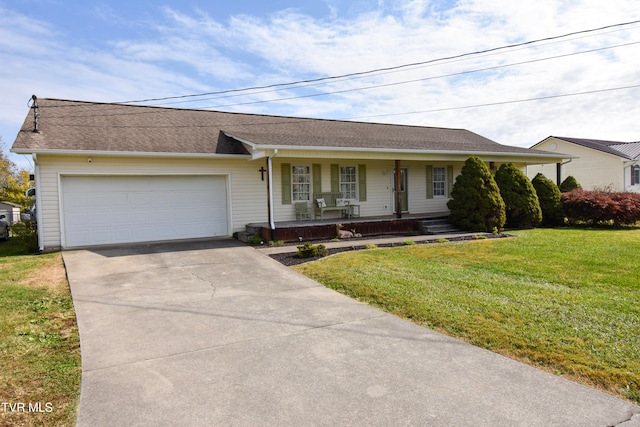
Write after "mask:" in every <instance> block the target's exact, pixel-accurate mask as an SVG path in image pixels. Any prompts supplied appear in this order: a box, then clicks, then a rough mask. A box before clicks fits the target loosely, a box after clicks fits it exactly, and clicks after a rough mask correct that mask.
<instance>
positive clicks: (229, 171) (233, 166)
mask: <svg viewBox="0 0 640 427" xmlns="http://www.w3.org/2000/svg"><path fill="white" fill-rule="evenodd" d="M259 166H260V165H258V166H256V163H255V162H250V161H247V160H246V159H237V160H236V159H228V158H225V159H175V158H171V159H169V158H141V157H96V156H94V157H93V158H92V162H91V163H89V162H88V161H87V157H86V156H55V155H39V156H38V171H37V175H38V176H37V180H38V183H37V185H38V189H39V195H38V197H39V200H38V202H39V205H38V209H39V210H40V214H41V217H42V229H41V230H39V233H41V237H42V239H41V242H40V244H41V245H42V246H43V247H44V248H45V249H53V248H59V247H61V246H62V231H63V230H62V225H61V223H62V221H63V220H64V218H62V217H61V215H60V213H61V211H62V209H63V206H62V204H63V203H62V200H61V198H60V196H61V194H62V193H61V186H62V179H63V177H64V176H65V175H94V174H95V175H144V176H166V175H176V176H180V175H220V176H224V177H225V179H226V186H227V198H228V203H227V209H228V213H227V232H226V234H225V235H228V236H230V235H231V234H232V233H233V232H234V231H242V230H244V229H245V225H246V224H248V223H251V222H263V221H267V218H268V215H267V194H266V193H267V192H266V181H262V180H261V175H260V172H259V171H258V169H259ZM166 202H167V203H168V204H171V200H166Z"/></svg>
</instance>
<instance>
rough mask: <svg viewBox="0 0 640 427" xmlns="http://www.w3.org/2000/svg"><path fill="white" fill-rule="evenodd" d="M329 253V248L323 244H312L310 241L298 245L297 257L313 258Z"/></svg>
mask: <svg viewBox="0 0 640 427" xmlns="http://www.w3.org/2000/svg"><path fill="white" fill-rule="evenodd" d="M327 255H329V250H328V249H327V247H326V246H325V245H312V244H311V243H305V244H304V245H302V246H298V253H297V256H298V258H315V257H323V256H327Z"/></svg>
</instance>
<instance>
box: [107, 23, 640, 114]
mask: <svg viewBox="0 0 640 427" xmlns="http://www.w3.org/2000/svg"><path fill="white" fill-rule="evenodd" d="M638 23H640V20H635V21H629V22H622V23H618V24H612V25H606V26H604V27H598V28H592V29H588V30H581V31H574V32H571V33H566V34H562V35H558V36H552V37H544V38H541V39H536V40H529V41H526V42H522V43H514V44H510V45H504V46H499V47H494V48H489V49H484V50H479V51H474V52H467V53H462V54H459V55H453V56H448V57H441V58H436V59H430V60H427V61H421V62H414V63H409V64H403V65H397V66H393V67H384V68H377V69H373V70H368V71H360V72H355V73H348V74H342V75H336V76H329V77H319V78H315V79H306V80H298V81H294V82H289V83H275V84H270V85H263V86H252V87H247V88H242V89H228V90H222V91H216V92H205V93H198V94H191V95H178V96H167V97H162V98H148V99H141V100H133V101H124V102H119V103H120V104H138V103H144V102H157V101H167V100H171V99H184V98H196V97H203V96H210V95H222V94H228V93H237V92H245V91H250V90H260V89H269V88H278V87H285V86H293V85H298V84H305V83H316V82H324V81H328V80H336V79H344V78H351V77H356V76H363V75H367V74H373V73H377V72H383V71H391V70H398V69H402V68H408V67H414V66H418V65H425V64H432V63H435V62H440V61H446V60H451V59H458V58H464V57H467V56H473V55H480V54H483V53H489V52H495V51H498V50H505V49H510V48H514V47H520V46H527V45H531V44H535V43H540V42H544V41H550V40H556V39H561V38H565V37H570V36H574V35H578V34H586V33H592V32H596V31H602V30H606V29H610V28H619V27H623V26H627V25H632V24H638Z"/></svg>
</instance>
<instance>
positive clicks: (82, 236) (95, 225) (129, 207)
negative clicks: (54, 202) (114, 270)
mask: <svg viewBox="0 0 640 427" xmlns="http://www.w3.org/2000/svg"><path fill="white" fill-rule="evenodd" d="M226 188H227V186H226V178H225V177H223V176H177V177H171V176H156V177H140V176H65V177H62V193H63V194H62V200H63V212H64V214H63V222H64V230H65V231H64V234H65V246H67V247H73V246H90V245H102V244H111V243H130V242H144V241H157V240H172V239H187V238H199V237H215V236H224V235H227V233H228V230H227V223H228V220H227V212H228V210H227V190H226Z"/></svg>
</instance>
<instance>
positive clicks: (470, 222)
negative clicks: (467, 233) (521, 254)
mask: <svg viewBox="0 0 640 427" xmlns="http://www.w3.org/2000/svg"><path fill="white" fill-rule="evenodd" d="M447 207H448V208H449V209H450V210H451V214H450V215H449V221H451V223H452V224H454V225H455V226H457V227H458V228H461V229H463V230H471V231H484V232H488V233H492V232H493V231H494V230H495V229H497V230H498V231H502V230H503V228H504V224H505V221H506V213H505V206H504V201H503V200H502V197H501V196H500V189H499V188H498V185H497V184H496V181H495V180H494V179H493V175H491V171H490V170H489V168H488V167H487V165H486V164H485V163H484V162H483V161H482V160H481V159H480V158H479V157H476V156H472V157H469V158H468V159H467V161H466V162H465V163H464V166H463V167H462V171H461V173H460V175H458V177H457V178H456V182H455V183H454V185H453V189H452V190H451V200H449V202H448V203H447Z"/></svg>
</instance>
